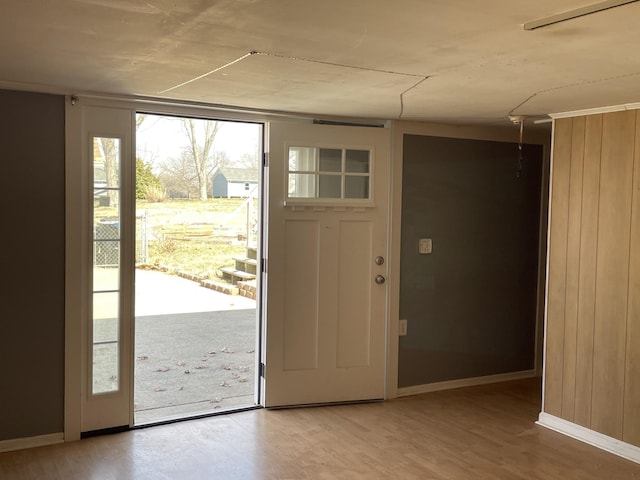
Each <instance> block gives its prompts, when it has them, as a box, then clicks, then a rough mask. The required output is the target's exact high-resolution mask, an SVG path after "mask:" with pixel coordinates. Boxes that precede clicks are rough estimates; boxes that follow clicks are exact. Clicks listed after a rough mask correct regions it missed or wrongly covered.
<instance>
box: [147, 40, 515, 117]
mask: <svg viewBox="0 0 640 480" xmlns="http://www.w3.org/2000/svg"><path fill="white" fill-rule="evenodd" d="M252 55H261V56H264V57H273V58H281V59H285V60H294V61H298V62H309V63H317V64H320V65H330V66H333V67H341V68H351V69H354V70H364V71H367V72H376V73H387V74H390V75H400V76H404V77H413V78H417V79H418V81H417V82H416V83H414V84H413V85H411V86H410V87H409V88H407V89H406V90H404V91H403V92H402V93H400V114H399V115H398V118H402V115H403V114H404V96H405V94H406V93H408V92H410V91H411V90H413V89H414V88H416V87H418V86H419V85H420V84H421V83H422V82H424V81H425V80H427V79H428V78H430V75H421V74H418V73H405V72H396V71H393V70H383V69H379V68H371V67H361V66H358V65H349V64H346V63H337V62H327V61H323V60H313V59H310V58H302V57H293V56H289V55H280V54H277V53H268V52H260V51H258V50H252V51H250V52H248V53H245V54H244V55H242V56H240V57H238V58H236V59H235V60H232V61H230V62H228V63H225V64H224V65H222V66H220V67H217V68H214V69H213V70H210V71H208V72H206V73H203V74H202V75H198V76H197V77H193V78H191V79H190V80H186V81H184V82H182V83H179V84H177V85H174V86H173V87H169V88H167V89H165V90H162V91H160V92H158V95H161V94H163V93H167V92H170V91H172V90H175V89H177V88H180V87H184V86H185V85H188V84H190V83H193V82H195V81H198V80H200V79H202V78H205V77H208V76H209V75H213V74H214V73H216V72H219V71H220V70H223V69H225V68H227V67H230V66H231V65H234V64H236V63H238V62H241V61H242V60H244V59H245V58H248V57H250V56H252ZM516 108H517V107H516Z"/></svg>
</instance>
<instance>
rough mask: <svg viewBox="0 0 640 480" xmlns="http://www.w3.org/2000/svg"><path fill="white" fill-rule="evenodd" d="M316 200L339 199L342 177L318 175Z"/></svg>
mask: <svg viewBox="0 0 640 480" xmlns="http://www.w3.org/2000/svg"><path fill="white" fill-rule="evenodd" d="M318 180H319V195H318V198H340V193H341V190H342V185H341V184H342V177H341V176H339V175H320V177H319V179H318Z"/></svg>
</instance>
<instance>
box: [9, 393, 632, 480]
mask: <svg viewBox="0 0 640 480" xmlns="http://www.w3.org/2000/svg"><path fill="white" fill-rule="evenodd" d="M539 408H540V382H539V380H523V381H515V382H507V383H501V384H494V385H485V386H480V387H471V388H463V389H457V390H450V391H446V392H436V393H429V394H422V395H416V396H412V397H405V398H400V399H396V400H391V401H388V402H383V403H372V404H360V405H343V406H329V407H314V408H300V409H289V410H254V411H248V412H242V413H236V414H231V415H225V416H217V417H212V418H207V419H201V420H192V421H186V422H182V423H177V424H172V425H164V426H157V427H151V428H147V429H140V430H133V431H129V432H125V433H119V434H114V435H108V436H102V437H94V438H89V439H85V440H81V441H78V442H70V443H66V444H61V445H53V446H49V447H41V448H34V449H29V450H21V451H16V452H9V453H2V454H0V479H3V480H13V479H99V480H106V479H159V480H164V479H180V480H186V479H224V480H226V479H379V478H380V479H382V478H384V479H386V478H389V479H456V480H457V479H523V480H524V479H527V480H529V479H562V480H569V479H580V480H591V479H593V480H596V479H597V480H602V479H616V480H617V479H640V465H638V464H636V463H632V462H629V461H626V460H624V459H621V458H619V457H617V456H614V455H611V454H609V453H606V452H604V451H601V450H599V449H597V448H595V447H591V446H589V445H586V444H584V443H581V442H579V441H577V440H573V439H571V438H568V437H565V436H563V435H560V434H558V433H555V432H553V431H550V430H547V429H545V428H543V427H540V426H537V425H535V424H534V422H535V420H536V418H537V415H538V412H539Z"/></svg>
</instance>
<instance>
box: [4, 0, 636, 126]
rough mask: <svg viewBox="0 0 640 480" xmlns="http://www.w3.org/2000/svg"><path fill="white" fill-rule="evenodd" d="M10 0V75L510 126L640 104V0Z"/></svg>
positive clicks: (69, 84)
mask: <svg viewBox="0 0 640 480" xmlns="http://www.w3.org/2000/svg"><path fill="white" fill-rule="evenodd" d="M591 3H594V0H587V1H578V0H531V1H513V0H485V1H482V2H479V1H477V0H394V1H393V2H390V1H388V0H323V1H308V0H219V1H215V0H209V1H205V0H171V1H168V0H157V1H154V0H148V1H146V2H138V1H125V0H65V1H60V0H3V1H2V4H1V7H0V8H1V11H2V15H1V16H0V84H1V85H5V86H17V87H20V88H29V87H30V86H33V87H34V88H35V87H38V88H40V87H46V88H55V89H58V90H62V91H65V92H68V93H81V92H100V93H113V94H133V95H144V96H151V97H161V98H170V99H180V100H192V101H199V102H207V103H212V104H223V105H230V106H240V107H246V108H255V109H264V110H274V111H286V112H292V113H306V114H313V115H319V116H348V117H357V118H376V119H396V118H405V119H412V120H423V121H435V122H446V123H464V124H487V125H490V124H496V125H498V124H502V123H505V122H508V120H507V117H508V116H509V115H527V116H539V115H545V114H548V113H554V112H562V111H569V110H580V109H585V108H593V107H602V106H607V105H618V104H623V103H634V102H640V88H638V86H639V85H640V54H638V47H639V46H640V28H638V24H639V21H640V2H636V3H631V4H628V5H625V6H621V7H618V8H614V9H610V10H606V11H603V12H600V13H596V14H593V15H589V16H585V17H581V18H577V19H574V20H570V21H567V22H563V23H558V24H555V25H551V26H548V27H545V28H541V29H537V30H533V31H525V30H524V29H523V24H524V23H525V22H529V21H532V20H536V19H539V18H541V17H545V16H548V15H552V14H556V13H560V12H563V11H566V10H571V9H574V8H578V7H582V6H585V5H589V4H591Z"/></svg>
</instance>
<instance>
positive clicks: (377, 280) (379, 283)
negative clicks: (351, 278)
mask: <svg viewBox="0 0 640 480" xmlns="http://www.w3.org/2000/svg"><path fill="white" fill-rule="evenodd" d="M375 280H376V283H377V284H378V285H382V284H383V283H384V282H385V281H386V278H384V277H383V276H382V275H376V278H375Z"/></svg>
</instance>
